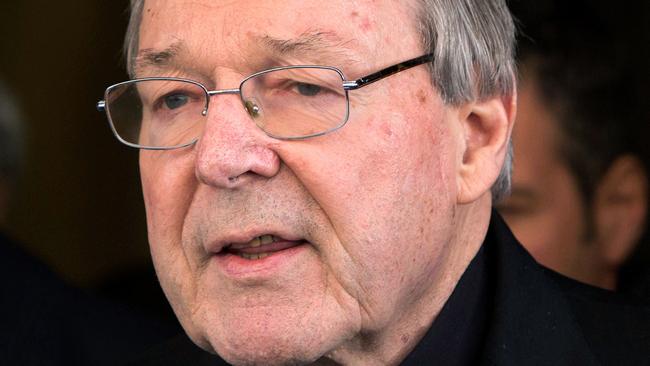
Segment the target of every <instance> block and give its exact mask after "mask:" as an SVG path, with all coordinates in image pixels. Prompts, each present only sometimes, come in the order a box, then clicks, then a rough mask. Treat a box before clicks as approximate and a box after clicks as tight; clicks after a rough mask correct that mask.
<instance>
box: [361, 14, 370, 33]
mask: <svg viewBox="0 0 650 366" xmlns="http://www.w3.org/2000/svg"><path fill="white" fill-rule="evenodd" d="M360 27H361V30H362V31H364V32H366V33H368V32H370V31H371V30H372V23H371V22H370V19H368V18H367V17H366V18H363V20H362V21H361V24H360Z"/></svg>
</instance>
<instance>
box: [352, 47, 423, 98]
mask: <svg viewBox="0 0 650 366" xmlns="http://www.w3.org/2000/svg"><path fill="white" fill-rule="evenodd" d="M431 61H433V53H429V54H427V55H424V56H420V57H416V58H413V59H410V60H407V61H404V62H400V63H399V64H397V65H393V66H389V67H387V68H385V69H382V70H379V71H377V72H375V73H372V74H370V75H366V76H363V77H360V78H359V79H357V80H354V81H346V82H344V83H343V87H344V88H345V89H346V90H355V89H359V88H361V87H364V86H366V85H369V84H372V83H374V82H376V81H379V80H381V79H383V78H385V77H388V76H391V75H393V74H397V73H398V72H400V71H404V70H406V69H410V68H412V67H415V66H419V65H422V64H424V63H427V62H431Z"/></svg>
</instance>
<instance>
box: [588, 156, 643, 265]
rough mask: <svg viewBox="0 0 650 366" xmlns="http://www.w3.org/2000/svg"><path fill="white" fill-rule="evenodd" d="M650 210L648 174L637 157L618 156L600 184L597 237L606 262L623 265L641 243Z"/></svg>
mask: <svg viewBox="0 0 650 366" xmlns="http://www.w3.org/2000/svg"><path fill="white" fill-rule="evenodd" d="M647 211H648V176H647V174H646V171H645V168H644V166H643V163H642V162H641V161H640V160H639V159H638V158H637V157H635V156H631V155H625V156H622V157H619V158H617V159H616V160H615V161H614V162H613V163H612V164H611V165H610V167H609V169H608V170H607V172H606V173H605V176H604V177H603V178H602V179H601V181H600V182H599V184H598V186H597V190H596V196H595V199H594V214H595V220H596V234H597V236H596V240H597V245H598V246H599V250H600V251H601V258H602V260H603V261H604V264H605V265H607V266H610V267H618V266H620V265H621V264H622V263H623V262H624V261H625V260H626V259H627V256H628V255H629V253H630V252H632V250H633V249H634V247H635V246H636V244H637V243H638V241H639V239H640V237H641V235H642V234H643V230H644V229H645V221H646V215H647Z"/></svg>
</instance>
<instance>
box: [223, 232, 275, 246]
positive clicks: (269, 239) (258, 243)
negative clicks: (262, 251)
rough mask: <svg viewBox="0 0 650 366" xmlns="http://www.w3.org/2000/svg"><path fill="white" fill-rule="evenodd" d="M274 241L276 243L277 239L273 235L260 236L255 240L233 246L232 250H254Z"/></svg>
mask: <svg viewBox="0 0 650 366" xmlns="http://www.w3.org/2000/svg"><path fill="white" fill-rule="evenodd" d="M275 241H277V238H276V237H275V236H273V235H262V236H258V237H257V238H255V239H253V240H251V241H249V242H248V243H245V244H233V245H232V248H233V249H242V248H255V247H259V246H262V245H267V244H271V243H273V242H275Z"/></svg>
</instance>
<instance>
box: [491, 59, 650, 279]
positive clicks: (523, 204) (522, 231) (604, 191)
mask: <svg viewBox="0 0 650 366" xmlns="http://www.w3.org/2000/svg"><path fill="white" fill-rule="evenodd" d="M524 70H526V69H525V68H524ZM531 70H532V69H527V72H524V75H523V82H522V84H521V85H520V94H519V112H518V114H517V123H516V125H515V128H514V131H513V142H514V151H515V155H514V156H515V164H514V174H513V185H512V195H511V197H509V198H508V199H507V200H506V201H505V202H503V203H502V204H501V205H500V207H499V210H500V212H501V213H502V214H503V216H504V218H505V219H506V221H507V223H508V225H509V226H510V228H511V229H512V231H513V233H514V234H515V236H516V237H517V238H518V239H519V241H521V243H522V244H523V245H524V246H525V247H526V248H527V249H528V250H529V251H530V253H531V254H532V255H533V256H534V257H535V259H536V260H537V261H538V262H540V263H542V264H543V265H545V266H547V267H549V268H551V269H553V270H555V271H557V272H560V273H562V274H564V275H566V276H568V277H571V278H574V279H577V280H579V281H582V282H585V283H589V284H592V285H595V286H599V287H603V288H609V289H613V288H615V286H616V278H617V271H618V269H619V267H620V265H621V264H622V263H623V262H624V260H625V258H626V257H627V255H628V254H629V252H630V251H631V250H632V249H633V248H634V246H635V245H636V241H637V240H638V238H639V236H640V235H641V232H642V230H643V225H644V219H645V209H646V208H645V199H646V198H645V197H646V196H645V189H646V187H645V184H646V183H645V173H644V172H643V168H642V166H641V164H640V162H639V161H638V159H635V158H632V157H629V156H624V157H620V158H618V159H616V160H615V161H614V162H613V163H612V164H611V166H610V167H609V168H608V171H607V172H606V174H605V175H604V177H603V178H602V179H601V180H600V181H599V182H598V183H597V185H596V187H595V194H594V197H593V200H592V202H591V203H590V204H589V205H588V204H587V203H586V202H585V199H584V195H583V194H582V192H581V191H580V188H579V185H578V177H576V175H575V173H574V172H573V171H571V169H570V168H569V165H568V163H567V161H566V158H565V156H564V155H563V149H562V147H563V146H564V145H563V144H571V139H570V138H567V137H566V136H565V134H564V133H563V131H562V130H561V128H560V127H561V123H562V121H561V120H560V118H558V114H557V113H556V112H557V110H556V109H554V106H550V105H548V104H547V103H546V102H545V100H544V97H543V95H541V93H540V91H539V88H538V85H537V82H536V77H535V75H534V72H533V71H531ZM590 220H591V222H590Z"/></svg>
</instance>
